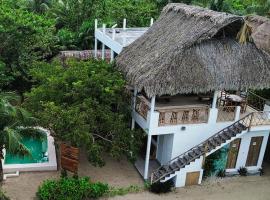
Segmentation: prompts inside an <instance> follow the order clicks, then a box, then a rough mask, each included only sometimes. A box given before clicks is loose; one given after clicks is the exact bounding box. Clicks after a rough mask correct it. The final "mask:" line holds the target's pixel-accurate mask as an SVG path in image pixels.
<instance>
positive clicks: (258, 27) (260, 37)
mask: <svg viewBox="0 0 270 200" xmlns="http://www.w3.org/2000/svg"><path fill="white" fill-rule="evenodd" d="M245 20H246V22H247V24H248V25H249V26H250V27H251V29H252V30H251V37H252V39H253V41H254V43H255V44H256V46H257V47H258V48H259V49H262V50H264V51H266V52H267V53H269V54H270V19H268V18H266V17H261V16H254V15H253V16H247V17H246V18H245Z"/></svg>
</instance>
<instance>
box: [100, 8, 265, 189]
mask: <svg viewBox="0 0 270 200" xmlns="http://www.w3.org/2000/svg"><path fill="white" fill-rule="evenodd" d="M246 22H248V21H246ZM123 24H124V27H123V28H109V29H108V28H106V27H105V25H103V27H102V28H97V23H96V31H95V37H96V45H95V49H96V50H97V47H98V42H101V44H102V45H101V47H102V51H103V52H104V51H105V49H106V47H107V48H109V49H111V52H112V53H111V55H112V57H111V60H113V59H114V57H115V56H116V55H117V54H119V55H118V56H117V59H116V64H117V66H118V68H119V69H120V70H121V71H122V72H123V74H124V75H125V76H126V79H127V80H128V82H129V84H130V86H132V88H133V93H134V96H133V111H132V118H133V120H132V128H133V129H134V128H135V125H136V124H137V125H138V127H140V128H141V129H143V130H144V132H145V134H146V135H147V144H146V151H145V155H144V158H139V159H138V161H137V163H136V164H135V166H136V167H137V169H138V171H139V172H140V173H141V174H142V175H143V177H144V179H150V180H151V182H152V183H154V182H157V181H161V182H165V181H167V180H170V179H172V180H174V182H175V186H176V187H182V186H185V185H191V184H200V183H201V181H202V176H203V172H204V163H205V160H207V157H208V156H210V155H211V154H212V153H214V152H216V151H217V150H219V149H221V148H222V147H224V146H227V147H228V153H227V156H226V163H225V166H224V169H225V170H226V172H227V173H237V171H238V169H239V168H240V167H246V168H247V170H248V171H249V173H257V172H258V171H259V170H260V168H261V166H262V162H263V157H264V153H265V149H266V146H267V142H268V136H269V131H270V109H269V108H270V106H268V105H267V102H266V100H265V99H263V98H261V97H259V96H257V95H255V94H254V93H252V92H248V89H262V88H269V87H270V69H269V66H270V56H269V54H267V53H266V52H265V51H262V50H260V49H258V47H259V46H257V47H256V45H257V44H256V41H255V40H254V41H255V43H253V42H251V41H248V38H249V37H246V39H247V40H246V41H245V43H239V42H238V40H237V39H236V37H237V33H238V32H240V30H241V28H242V27H243V24H244V19H243V18H242V17H240V16H235V15H230V14H226V13H219V12H214V11H210V10H207V9H203V8H200V7H194V6H187V5H184V4H169V5H168V6H166V7H165V8H164V10H163V13H162V15H161V17H160V18H159V19H158V20H157V21H156V22H155V23H154V24H153V21H152V20H151V26H150V28H127V27H126V20H124V23H123ZM254 31H256V29H255V28H254V29H253V32H254ZM242 33H243V29H242ZM251 36H252V35H251ZM253 39H254V38H253ZM103 57H104V56H103ZM225 90H226V91H227V92H225ZM228 91H230V92H228Z"/></svg>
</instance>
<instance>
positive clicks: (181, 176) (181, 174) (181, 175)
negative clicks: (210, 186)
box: [175, 156, 203, 187]
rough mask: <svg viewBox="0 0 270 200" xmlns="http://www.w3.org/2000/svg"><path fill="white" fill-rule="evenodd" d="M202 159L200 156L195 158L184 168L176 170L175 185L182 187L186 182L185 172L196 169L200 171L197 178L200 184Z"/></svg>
mask: <svg viewBox="0 0 270 200" xmlns="http://www.w3.org/2000/svg"><path fill="white" fill-rule="evenodd" d="M202 161H203V157H202V156H201V157H200V159H197V160H195V162H192V163H190V164H189V165H187V166H186V167H185V168H183V169H181V170H180V171H178V172H176V179H175V187H184V186H185V184H186V176H187V173H188V172H196V171H199V172H200V178H199V182H198V184H201V182H202V176H203V169H202Z"/></svg>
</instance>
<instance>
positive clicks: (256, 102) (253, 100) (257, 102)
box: [247, 91, 267, 111]
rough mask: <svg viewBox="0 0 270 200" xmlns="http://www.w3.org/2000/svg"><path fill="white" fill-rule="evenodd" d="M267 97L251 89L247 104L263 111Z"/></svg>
mask: <svg viewBox="0 0 270 200" xmlns="http://www.w3.org/2000/svg"><path fill="white" fill-rule="evenodd" d="M266 101H267V99H265V98H263V97H261V96H259V95H257V94H255V93H253V92H251V91H249V92H248V96H247V104H248V106H250V107H252V108H254V109H256V110H258V111H263V109H264V105H265V103H266Z"/></svg>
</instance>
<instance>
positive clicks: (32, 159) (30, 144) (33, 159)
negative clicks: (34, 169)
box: [5, 136, 48, 164]
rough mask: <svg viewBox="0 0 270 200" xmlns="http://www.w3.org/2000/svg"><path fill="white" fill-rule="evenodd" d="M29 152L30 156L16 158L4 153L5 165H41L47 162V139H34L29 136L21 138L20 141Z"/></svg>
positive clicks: (16, 156)
mask: <svg viewBox="0 0 270 200" xmlns="http://www.w3.org/2000/svg"><path fill="white" fill-rule="evenodd" d="M21 142H22V143H23V144H24V145H25V146H26V147H27V148H28V149H29V150H30V152H31V155H30V156H18V155H13V154H11V153H9V152H8V151H7V152H6V156H5V164H24V163H43V162H48V157H47V155H46V154H47V153H46V152H47V151H48V143H47V137H42V138H34V137H31V136H22V141H21Z"/></svg>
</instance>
